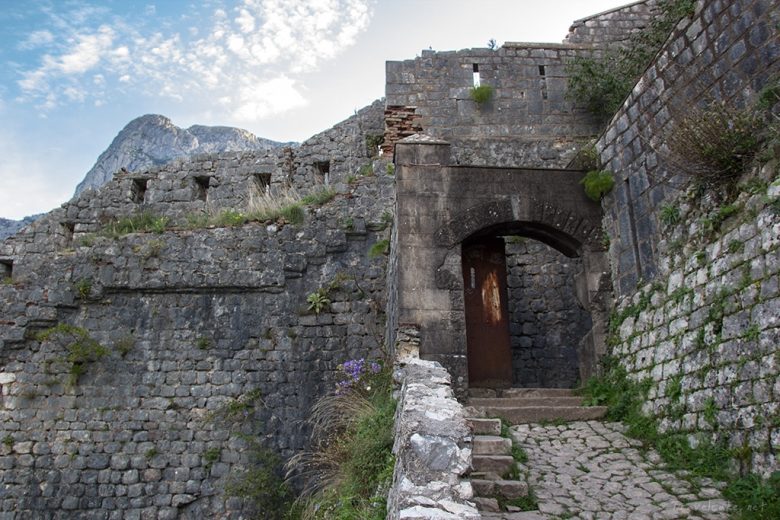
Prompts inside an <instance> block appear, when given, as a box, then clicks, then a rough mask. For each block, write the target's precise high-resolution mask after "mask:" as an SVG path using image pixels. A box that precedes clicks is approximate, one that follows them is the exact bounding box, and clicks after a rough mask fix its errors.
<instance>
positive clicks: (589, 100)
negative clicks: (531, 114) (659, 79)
mask: <svg viewBox="0 0 780 520" xmlns="http://www.w3.org/2000/svg"><path fill="white" fill-rule="evenodd" d="M695 4H696V2H695V0H662V1H661V2H659V8H660V11H661V13H660V15H659V16H658V17H656V19H655V20H653V22H652V23H651V24H650V25H649V26H648V27H647V28H645V29H644V30H643V31H640V32H638V33H635V34H633V35H632V36H631V37H630V38H629V41H628V45H627V46H626V47H625V48H623V49H620V50H616V51H606V52H605V53H604V55H603V56H602V57H601V58H577V59H575V60H573V61H572V62H571V63H570V64H569V66H568V73H569V85H568V91H567V96H568V97H569V98H570V99H571V100H573V101H576V102H578V103H582V104H583V105H585V107H587V108H588V110H589V111H591V112H592V113H593V114H594V115H596V116H598V117H599V118H600V119H602V120H604V121H606V120H608V119H609V118H610V117H612V115H613V114H614V113H615V112H616V111H617V109H618V108H620V105H621V104H622V103H623V100H624V99H625V98H626V96H627V95H628V93H629V92H631V89H632V88H633V86H634V84H635V83H636V81H637V79H639V76H640V75H641V74H642V72H644V69H645V67H646V66H647V64H648V63H649V62H650V60H651V59H652V57H653V56H654V55H655V53H656V52H658V49H659V48H661V45H663V43H664V42H665V41H666V38H667V37H668V36H669V33H670V32H671V31H672V29H673V28H674V26H675V25H676V24H677V22H678V21H680V19H681V18H683V17H684V16H690V15H691V14H692V13H693V10H694V7H695Z"/></svg>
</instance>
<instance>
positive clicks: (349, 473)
mask: <svg viewBox="0 0 780 520" xmlns="http://www.w3.org/2000/svg"><path fill="white" fill-rule="evenodd" d="M369 367H373V368H375V369H376V370H374V369H371V368H369ZM342 370H343V371H344V373H345V374H346V375H347V377H346V378H345V379H344V380H343V381H342V382H340V383H339V386H338V388H339V390H338V392H337V393H336V394H335V395H330V396H326V397H323V398H322V399H320V400H319V401H318V402H317V404H316V405H315V406H314V408H313V410H312V418H311V422H312V424H313V430H314V431H313V434H312V436H313V438H314V448H313V450H312V451H311V452H308V453H303V454H300V455H298V456H296V457H293V459H291V460H290V462H288V464H287V467H288V469H289V474H290V475H292V474H295V473H296V472H300V474H301V475H302V476H303V478H304V480H305V484H304V490H303V493H302V496H301V498H299V500H298V504H297V511H296V512H295V513H296V514H297V515H300V518H302V519H303V520H335V519H338V520H383V519H384V518H385V515H386V498H387V491H388V489H389V484H390V480H391V478H392V473H393V467H394V464H395V460H394V457H393V455H392V446H393V418H394V415H395V401H394V400H393V398H392V380H391V372H390V369H389V368H387V367H385V368H381V367H379V365H376V364H367V363H365V362H364V361H363V360H352V361H350V362H347V363H345V364H344V365H342Z"/></svg>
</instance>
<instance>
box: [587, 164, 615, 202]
mask: <svg viewBox="0 0 780 520" xmlns="http://www.w3.org/2000/svg"><path fill="white" fill-rule="evenodd" d="M580 183H581V184H582V185H583V186H584V187H585V195H587V196H588V198H589V199H591V200H593V201H596V202H598V201H600V200H601V197H603V196H604V195H606V194H607V193H609V192H610V191H612V188H613V187H614V186H615V178H614V177H613V176H612V172H610V171H607V170H591V171H589V172H588V173H586V174H585V177H583V178H582V180H581V181H580Z"/></svg>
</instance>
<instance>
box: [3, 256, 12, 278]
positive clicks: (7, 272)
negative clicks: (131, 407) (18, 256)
mask: <svg viewBox="0 0 780 520" xmlns="http://www.w3.org/2000/svg"><path fill="white" fill-rule="evenodd" d="M13 275H14V261H13V260H10V259H2V260H0V279H3V280H7V279H9V278H13Z"/></svg>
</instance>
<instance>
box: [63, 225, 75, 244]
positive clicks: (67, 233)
mask: <svg viewBox="0 0 780 520" xmlns="http://www.w3.org/2000/svg"><path fill="white" fill-rule="evenodd" d="M75 230H76V223H75V222H62V234H63V236H64V237H65V244H66V246H69V245H71V244H72V243H73V232H74V231H75Z"/></svg>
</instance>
